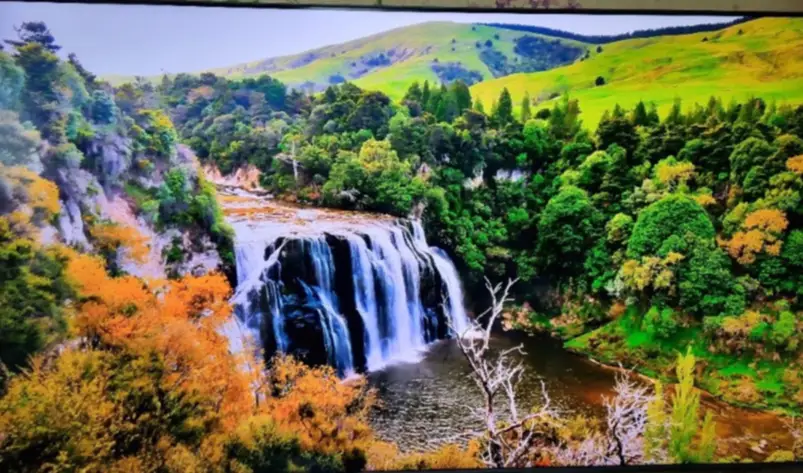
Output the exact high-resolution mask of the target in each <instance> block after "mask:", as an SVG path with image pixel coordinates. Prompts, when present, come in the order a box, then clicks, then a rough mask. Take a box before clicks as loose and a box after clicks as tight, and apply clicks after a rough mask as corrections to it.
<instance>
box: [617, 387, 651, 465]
mask: <svg viewBox="0 0 803 473" xmlns="http://www.w3.org/2000/svg"><path fill="white" fill-rule="evenodd" d="M614 390H615V391H616V395H615V396H613V397H612V398H608V399H606V400H605V410H606V411H607V416H606V419H607V425H608V435H607V437H608V443H609V446H608V455H609V456H610V457H612V458H614V459H615V460H616V463H618V464H619V465H629V464H634V463H638V462H640V461H641V459H642V458H643V457H644V431H645V429H646V427H647V407H648V406H649V404H650V402H652V400H653V396H652V395H651V393H650V390H649V389H648V388H647V387H646V386H639V385H637V384H636V383H635V382H633V381H632V380H631V379H630V378H629V377H628V376H627V374H625V373H620V374H619V375H617V376H616V385H615V387H614Z"/></svg>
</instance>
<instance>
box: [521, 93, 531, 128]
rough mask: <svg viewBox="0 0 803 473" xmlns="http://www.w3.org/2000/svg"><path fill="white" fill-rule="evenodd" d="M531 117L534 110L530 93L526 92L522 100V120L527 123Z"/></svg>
mask: <svg viewBox="0 0 803 473" xmlns="http://www.w3.org/2000/svg"><path fill="white" fill-rule="evenodd" d="M530 117H532V111H531V110H530V94H529V93H528V92H524V98H523V99H522V100H521V122H522V123H527V120H529V119H530Z"/></svg>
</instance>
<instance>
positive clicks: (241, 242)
mask: <svg viewBox="0 0 803 473" xmlns="http://www.w3.org/2000/svg"><path fill="white" fill-rule="evenodd" d="M283 210H287V209H285V208H283ZM292 211H293V212H292V215H291V217H290V218H281V219H279V218H271V216H270V215H269V216H268V218H263V219H259V218H245V219H240V220H233V221H231V223H232V226H233V227H234V229H235V257H236V263H237V279H238V285H237V290H236V293H235V296H234V297H233V299H232V302H233V303H234V305H235V314H236V317H235V319H236V320H235V322H233V324H230V325H232V326H230V327H227V328H226V329H225V333H226V334H227V335H228V336H229V338H230V339H232V340H231V341H232V347H233V348H234V349H242V347H243V345H244V344H243V342H242V338H243V337H249V338H252V339H254V341H255V342H256V344H257V345H258V346H261V347H264V348H265V350H266V352H267V353H268V355H270V354H271V353H273V352H284V353H291V354H294V355H296V356H299V357H301V358H304V359H306V360H307V361H309V362H311V363H325V364H329V365H331V366H333V367H335V368H336V370H337V371H338V373H339V374H341V375H343V376H348V375H349V374H350V373H352V372H355V371H363V370H367V371H373V370H378V369H381V368H382V367H383V366H385V365H387V364H388V363H390V362H394V361H401V360H410V361H414V360H417V359H418V358H419V356H420V354H421V352H422V350H424V349H425V348H426V346H427V344H428V343H430V342H432V341H435V340H437V339H441V338H446V337H448V336H450V335H451V333H450V331H449V330H447V329H446V327H447V318H448V319H450V320H451V325H452V327H454V329H455V330H458V331H462V330H464V329H465V328H466V327H468V325H469V323H468V317H467V315H466V312H465V309H464V307H463V291H462V289H461V287H460V280H459V278H458V275H457V271H456V270H455V268H454V265H453V264H452V262H451V261H450V260H449V258H448V256H447V255H446V254H445V253H444V252H442V251H441V250H439V249H438V248H432V247H430V246H429V245H428V244H427V242H426V239H425V237H424V231H423V228H422V227H421V224H420V223H418V222H415V221H413V222H406V221H393V220H390V219H388V218H384V217H382V216H376V217H373V218H372V217H368V218H361V219H355V218H354V217H353V216H351V215H349V214H337V213H325V214H324V212H323V211H317V210H310V209H307V210H299V209H292ZM288 212H290V211H289V210H288ZM322 215H325V217H326V218H321V216H322ZM341 215H342V218H338V217H340V216H341Z"/></svg>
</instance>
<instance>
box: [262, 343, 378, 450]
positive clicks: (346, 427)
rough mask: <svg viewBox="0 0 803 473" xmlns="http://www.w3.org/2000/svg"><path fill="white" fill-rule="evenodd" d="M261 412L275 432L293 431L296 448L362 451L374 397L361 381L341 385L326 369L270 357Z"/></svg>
mask: <svg viewBox="0 0 803 473" xmlns="http://www.w3.org/2000/svg"><path fill="white" fill-rule="evenodd" d="M269 383H270V390H271V393H270V394H271V396H270V397H268V399H267V406H266V410H267V411H268V412H269V413H270V415H271V417H272V418H273V419H274V421H275V422H276V423H277V425H278V426H279V428H280V429H282V430H285V431H290V432H297V433H298V434H299V440H300V441H301V446H302V447H304V448H308V449H312V450H315V451H317V452H320V453H335V452H338V451H344V450H348V449H349V448H360V449H367V448H368V447H369V446H370V445H371V443H372V442H373V441H374V440H375V438H374V433H373V430H372V429H371V427H370V425H368V412H369V410H370V408H371V406H373V405H374V402H375V394H374V392H373V391H372V390H369V389H368V388H367V386H366V382H365V379H364V378H361V377H360V378H357V379H354V380H348V381H342V380H340V379H339V378H338V377H337V374H336V372H335V370H334V369H333V368H331V367H329V366H321V367H315V368H312V367H309V366H307V365H305V364H303V363H299V362H298V361H296V360H294V359H293V358H291V357H282V356H279V357H276V358H274V359H273V364H272V367H271V370H270V379H269Z"/></svg>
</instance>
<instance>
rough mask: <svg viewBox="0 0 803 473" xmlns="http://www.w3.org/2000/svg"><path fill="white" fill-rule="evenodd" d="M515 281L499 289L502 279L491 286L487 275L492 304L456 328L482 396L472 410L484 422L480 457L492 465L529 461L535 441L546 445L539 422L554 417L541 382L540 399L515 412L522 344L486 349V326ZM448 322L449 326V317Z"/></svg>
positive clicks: (499, 310)
mask: <svg viewBox="0 0 803 473" xmlns="http://www.w3.org/2000/svg"><path fill="white" fill-rule="evenodd" d="M517 281H518V280H517V279H516V280H509V281H508V282H507V285H505V287H504V288H503V287H502V285H501V283H500V284H497V285H495V286H494V285H492V284H491V282H490V281H488V279H487V278H486V279H485V287H486V288H487V289H488V291H489V293H490V295H491V306H490V307H489V308H488V310H486V311H485V312H483V313H482V314H480V315H479V316H478V317H477V318H476V319H475V320H473V321H471V323H470V326H469V327H468V328H467V329H466V330H464V331H463V332H462V333H457V342H458V346H459V347H460V350H461V351H462V353H463V355H464V356H465V358H466V360H467V361H468V363H469V365H470V366H471V378H472V379H473V380H474V382H475V383H476V384H477V387H478V388H479V390H480V392H481V393H482V396H483V398H484V405H483V406H482V407H481V408H476V409H473V410H472V412H473V414H474V415H475V416H476V417H477V418H478V419H479V420H480V421H482V423H483V425H484V429H485V431H484V436H485V440H486V443H487V445H486V449H485V451H484V452H483V453H482V460H483V462H485V464H486V465H488V466H489V467H492V468H511V467H519V468H521V467H528V466H532V465H530V464H529V463H530V460H529V459H528V455H527V454H528V453H530V451H531V449H532V448H534V447H537V446H538V444H539V443H540V444H542V445H541V446H545V445H544V443H545V439H544V435H543V432H542V431H541V429H539V424H538V422H539V421H547V422H549V421H551V420H553V419H555V418H557V417H558V412H557V410H556V409H555V408H553V407H552V405H551V400H550V398H549V395H548V394H547V392H546V387H545V385H544V383H543V382H541V396H542V398H543V403H542V404H541V405H540V406H539V407H538V408H537V409H533V410H531V411H529V412H528V413H526V414H522V413H520V410H519V406H518V402H517V399H516V386H517V385H518V384H519V382H520V381H521V375H522V373H523V371H524V366H523V364H522V362H521V361H516V360H515V359H514V356H513V355H514V354H515V353H519V354H523V353H524V351H523V350H522V348H523V345H518V346H516V347H514V348H509V349H506V350H502V351H500V352H496V353H492V351H491V347H490V341H491V331H492V329H493V326H494V323H495V322H496V321H497V320H498V319H499V317H500V316H501V315H502V312H503V310H504V307H505V304H506V303H508V302H510V301H511V299H510V289H511V287H513V285H514V284H515V283H516V282H517ZM449 323H450V325H452V321H451V320H450V321H449ZM452 328H454V326H453V325H452ZM500 402H501V403H503V402H506V403H507V409H506V410H502V409H498V403H500Z"/></svg>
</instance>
